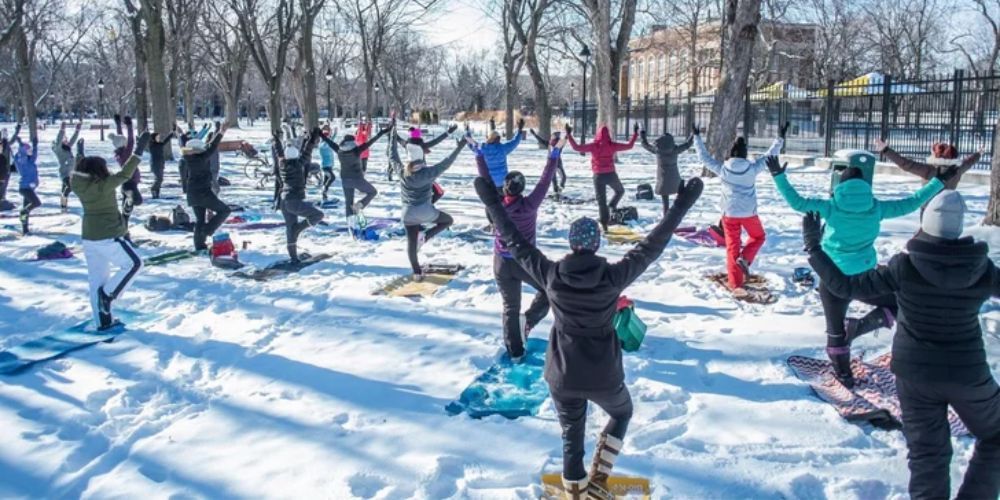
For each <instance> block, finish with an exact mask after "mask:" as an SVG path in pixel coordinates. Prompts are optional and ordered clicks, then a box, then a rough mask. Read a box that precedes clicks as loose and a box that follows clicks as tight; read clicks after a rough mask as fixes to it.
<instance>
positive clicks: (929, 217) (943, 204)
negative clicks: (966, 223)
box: [920, 189, 965, 240]
mask: <svg viewBox="0 0 1000 500" xmlns="http://www.w3.org/2000/svg"><path fill="white" fill-rule="evenodd" d="M964 217H965V200H963V199H962V195H961V194H959V193H958V191H954V190H951V189H945V190H944V191H941V192H940V193H938V195H937V196H935V197H934V198H932V199H931V201H929V202H928V203H927V208H925V209H924V218H923V221H921V223H920V227H921V229H923V231H924V232H925V233H927V234H929V235H931V236H934V237H937V238H944V239H948V240H955V239H958V238H960V237H961V236H962V219H963V218H964Z"/></svg>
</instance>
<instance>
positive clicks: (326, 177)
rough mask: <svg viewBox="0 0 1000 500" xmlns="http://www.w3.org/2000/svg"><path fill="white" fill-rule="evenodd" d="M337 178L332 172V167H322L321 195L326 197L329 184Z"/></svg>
mask: <svg viewBox="0 0 1000 500" xmlns="http://www.w3.org/2000/svg"><path fill="white" fill-rule="evenodd" d="M335 180H337V174H335V173H333V167H323V197H324V198H326V193H327V191H329V190H330V185H331V184H333V181H335Z"/></svg>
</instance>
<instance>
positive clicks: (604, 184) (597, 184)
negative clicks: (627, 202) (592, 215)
mask: <svg viewBox="0 0 1000 500" xmlns="http://www.w3.org/2000/svg"><path fill="white" fill-rule="evenodd" d="M609 187H610V188H611V190H612V191H613V192H614V193H615V194H614V196H612V197H611V201H610V202H609V201H608V188H609ZM594 193H595V194H596V195H597V208H598V210H599V212H600V215H601V227H603V228H604V229H605V230H607V229H608V221H609V220H611V211H610V210H609V207H610V208H618V202H619V201H621V199H622V196H623V195H624V194H625V188H624V187H623V186H622V181H620V180H619V179H618V174H617V173H615V172H611V173H607V174H597V175H595V176H594Z"/></svg>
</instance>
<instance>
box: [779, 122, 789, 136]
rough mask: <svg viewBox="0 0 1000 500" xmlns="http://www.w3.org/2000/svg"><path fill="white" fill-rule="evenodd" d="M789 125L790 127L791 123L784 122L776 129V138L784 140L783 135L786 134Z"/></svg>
mask: <svg viewBox="0 0 1000 500" xmlns="http://www.w3.org/2000/svg"><path fill="white" fill-rule="evenodd" d="M791 125H792V123H791V122H785V124H784V125H782V126H780V127H778V137H781V138H782V139H784V138H785V135H786V134H788V127H789V126H791Z"/></svg>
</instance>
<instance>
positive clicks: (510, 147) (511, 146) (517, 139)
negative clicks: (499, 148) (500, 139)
mask: <svg viewBox="0 0 1000 500" xmlns="http://www.w3.org/2000/svg"><path fill="white" fill-rule="evenodd" d="M523 135H524V134H522V133H521V129H517V131H516V132H515V133H514V138H513V139H511V140H509V141H507V142H505V143H503V154H505V155H509V154H511V153H512V152H513V151H514V150H515V149H517V146H518V145H519V144H521V136H523Z"/></svg>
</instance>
